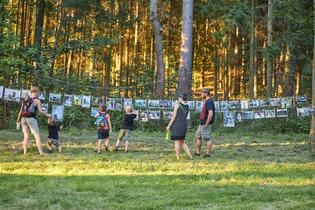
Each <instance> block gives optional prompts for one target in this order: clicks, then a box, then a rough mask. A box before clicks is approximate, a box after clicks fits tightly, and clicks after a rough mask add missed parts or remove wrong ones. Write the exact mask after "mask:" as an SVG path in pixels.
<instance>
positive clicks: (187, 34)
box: [178, 0, 194, 97]
mask: <svg viewBox="0 0 315 210" xmlns="http://www.w3.org/2000/svg"><path fill="white" fill-rule="evenodd" d="M193 4H194V2H193V0H183V11H182V13H183V21H182V24H183V25H182V34H181V49H180V64H179V83H178V92H179V93H186V94H188V96H189V97H190V96H191V82H192V39H193Z"/></svg>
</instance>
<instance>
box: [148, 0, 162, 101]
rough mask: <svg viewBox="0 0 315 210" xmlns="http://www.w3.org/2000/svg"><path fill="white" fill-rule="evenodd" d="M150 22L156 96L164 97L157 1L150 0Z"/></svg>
mask: <svg viewBox="0 0 315 210" xmlns="http://www.w3.org/2000/svg"><path fill="white" fill-rule="evenodd" d="M150 21H151V24H152V28H153V32H154V37H155V53H156V64H157V85H156V95H157V97H158V98H163V97H164V62H163V34H162V33H163V28H162V26H161V24H160V21H159V20H158V14H157V0H150Z"/></svg>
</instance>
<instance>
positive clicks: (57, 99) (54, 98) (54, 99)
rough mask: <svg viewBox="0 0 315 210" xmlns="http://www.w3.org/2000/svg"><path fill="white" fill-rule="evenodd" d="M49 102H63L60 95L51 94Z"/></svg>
mask: <svg viewBox="0 0 315 210" xmlns="http://www.w3.org/2000/svg"><path fill="white" fill-rule="evenodd" d="M49 102H52V103H60V102H61V94H60V93H49Z"/></svg>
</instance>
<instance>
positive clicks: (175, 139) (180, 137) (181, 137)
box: [171, 136, 186, 141]
mask: <svg viewBox="0 0 315 210" xmlns="http://www.w3.org/2000/svg"><path fill="white" fill-rule="evenodd" d="M185 137H186V136H171V140H172V141H178V140H185Z"/></svg>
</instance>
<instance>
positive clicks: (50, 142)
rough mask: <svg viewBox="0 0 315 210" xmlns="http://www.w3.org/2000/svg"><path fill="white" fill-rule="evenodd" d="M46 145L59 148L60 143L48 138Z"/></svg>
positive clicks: (57, 140)
mask: <svg viewBox="0 0 315 210" xmlns="http://www.w3.org/2000/svg"><path fill="white" fill-rule="evenodd" d="M47 141H48V143H49V144H50V145H52V144H53V145H55V146H56V147H59V146H60V141H59V139H50V138H48V140H47Z"/></svg>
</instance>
